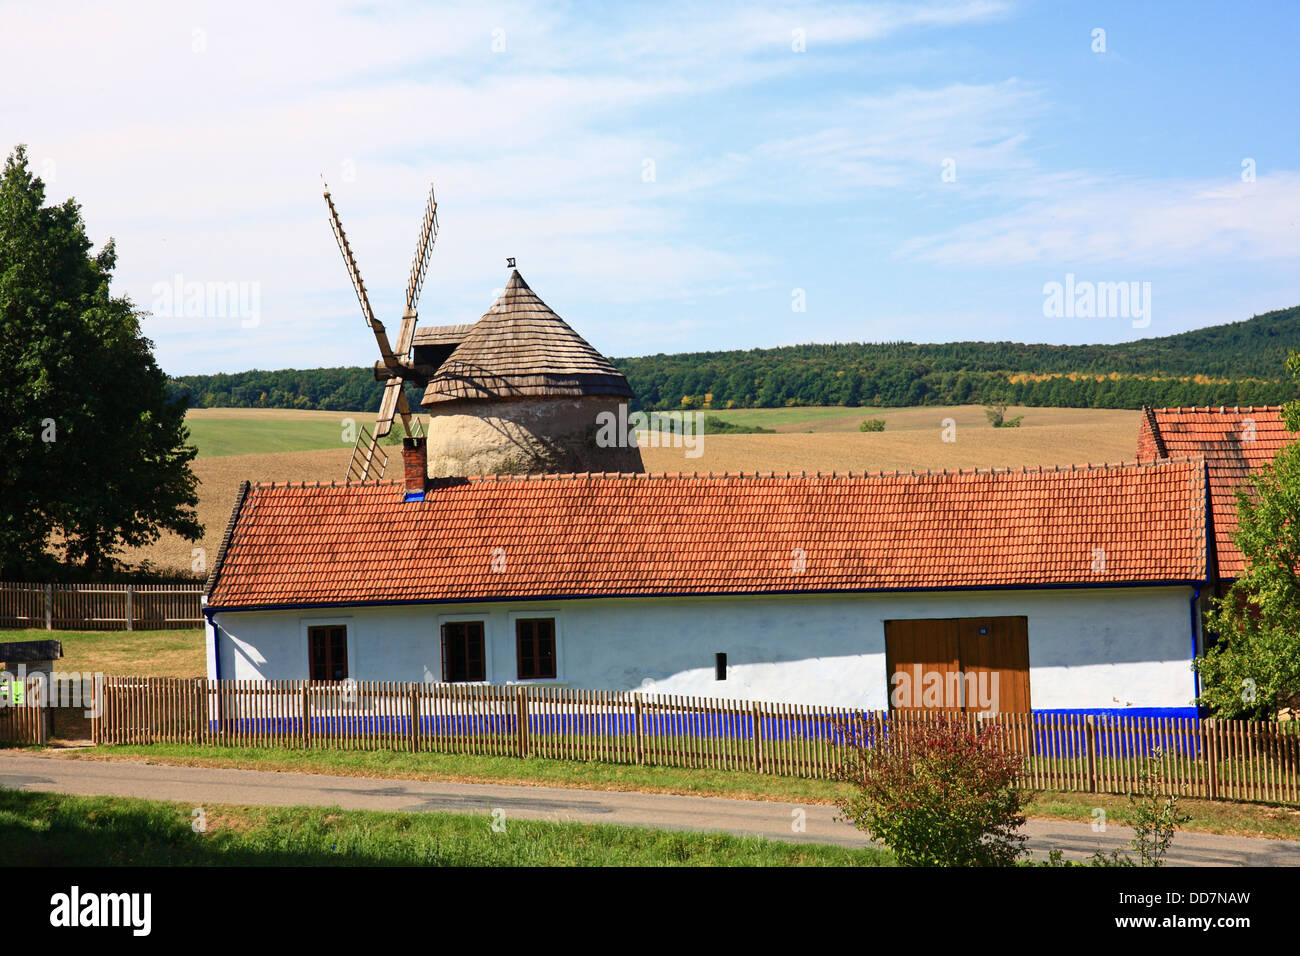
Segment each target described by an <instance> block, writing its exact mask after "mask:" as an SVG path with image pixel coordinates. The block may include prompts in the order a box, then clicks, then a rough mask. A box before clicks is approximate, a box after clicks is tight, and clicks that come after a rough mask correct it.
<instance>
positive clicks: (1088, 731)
mask: <svg viewBox="0 0 1300 956" xmlns="http://www.w3.org/2000/svg"><path fill="white" fill-rule="evenodd" d="M1083 720H1084V729H1083V732H1084V737H1085V741H1086V744H1085V746H1086V748H1087V752H1088V791H1089V792H1090V793H1096V792H1097V721H1096V718H1095V717H1093V715H1092V714H1088V715H1087V716H1086V717H1084V718H1083Z"/></svg>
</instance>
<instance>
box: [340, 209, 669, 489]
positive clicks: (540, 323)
mask: <svg viewBox="0 0 1300 956" xmlns="http://www.w3.org/2000/svg"><path fill="white" fill-rule="evenodd" d="M325 202H326V204H327V205H328V206H329V213H330V226H331V227H332V228H333V230H334V238H335V239H336V241H337V242H338V245H339V251H340V252H342V254H343V262H344V264H345V265H346V266H347V270H348V275H349V277H350V278H351V279H352V285H353V288H354V289H355V290H356V293H357V300H358V301H359V302H360V303H361V312H362V315H363V316H364V317H365V320H366V324H367V325H369V326H370V329H371V330H372V331H373V332H374V334H375V341H376V342H377V343H378V345H379V355H380V360H379V361H378V362H376V363H375V380H376V381H379V382H383V383H384V395H383V400H382V401H381V403H380V406H379V415H378V417H377V418H376V420H375V427H374V430H373V431H369V430H366V429H362V432H361V435H360V436H359V437H358V439H357V444H356V447H355V448H354V450H353V455H352V461H351V463H350V465H349V470H348V477H349V478H350V479H353V480H365V479H367V478H376V477H380V476H381V475H382V473H383V468H384V464H385V463H386V460H387V457H386V455H385V453H384V451H383V448H382V446H381V445H380V440H381V439H382V438H383V437H384V436H385V435H387V434H388V433H389V432H390V431H391V430H392V427H393V419H394V417H395V416H396V415H401V417H402V424H403V426H404V427H405V428H406V434H407V435H417V436H418V435H420V434H421V429H420V426H419V424H418V423H417V422H415V421H414V415H413V413H412V410H411V408H410V405H409V403H408V402H407V399H406V395H405V393H404V391H403V387H404V383H405V382H411V383H413V384H415V385H418V386H420V387H422V388H423V389H424V395H423V400H422V401H423V406H424V410H425V411H426V413H427V414H428V418H429V427H428V434H427V449H428V469H429V473H430V474H431V475H432V476H433V477H446V476H455V475H487V474H498V475H504V474H538V473H546V472H587V471H613V472H640V471H643V470H644V466H643V465H642V462H641V452H640V449H638V448H637V446H636V445H635V443H631V444H627V443H624V444H623V445H620V446H617V447H606V446H603V445H602V444H601V443H600V442H599V441H598V435H599V434H600V433H601V432H602V429H601V424H602V418H603V417H607V416H609V415H614V416H615V417H619V416H618V411H619V406H620V405H624V404H626V403H627V402H629V401H630V400H631V399H632V398H633V393H632V388H631V386H630V385H628V382H627V379H626V378H625V377H624V376H623V374H622V373H621V372H619V371H618V369H617V368H615V367H614V364H613V363H612V362H610V361H609V359H607V358H605V357H604V356H603V355H601V354H600V353H599V352H598V351H596V349H594V348H593V347H592V346H591V345H590V344H589V343H588V342H587V341H586V340H585V339H584V338H582V336H580V335H579V334H578V333H577V332H575V331H574V330H573V328H571V327H570V326H569V325H568V323H566V322H565V321H564V320H563V319H561V318H560V317H559V316H558V315H556V314H555V312H554V311H552V310H551V309H550V307H548V306H547V305H546V303H545V302H543V301H542V300H541V299H540V298H539V297H538V296H537V294H536V293H535V292H533V290H532V289H531V288H529V286H528V283H526V282H525V281H524V279H523V276H521V275H520V274H519V270H518V269H516V268H514V265H515V262H514V260H513V259H510V260H508V265H509V267H510V269H511V274H510V279H509V281H508V282H507V283H506V287H505V289H504V291H502V293H501V295H500V296H499V297H498V298H497V300H496V302H495V303H493V305H492V307H491V308H490V309H489V310H488V311H487V312H486V313H484V315H483V317H482V318H481V319H479V320H478V321H477V322H475V323H472V324H469V325H445V326H426V327H424V328H421V329H417V328H416V324H417V321H418V314H417V311H416V310H417V305H418V303H419V299H420V290H421V288H422V287H423V285H424V277H425V274H426V273H427V271H428V268H429V250H430V249H431V248H432V246H433V243H434V240H435V239H436V238H437V235H438V216H437V211H438V204H437V202H436V201H435V200H434V194H433V187H432V186H430V188H429V201H428V204H427V205H426V206H425V211H424V219H423V221H422V223H421V226H420V233H419V236H418V237H417V239H416V247H415V259H414V261H413V262H412V264H411V276H410V280H409V281H408V282H407V286H406V309H405V311H404V312H403V314H402V324H401V329H400V331H399V333H398V338H397V346H396V348H394V347H393V346H392V345H391V344H390V342H389V339H388V335H387V332H386V330H385V328H384V325H383V323H381V322H380V321H379V320H378V319H377V318H376V317H375V315H374V312H373V310H372V309H371V308H370V300H369V298H368V296H367V294H366V287H365V283H364V282H363V281H362V279H361V273H360V271H359V270H358V268H357V264H356V259H355V258H354V256H353V255H352V250H351V247H350V246H349V245H348V241H347V236H346V235H345V234H344V232H343V224H342V222H341V221H340V220H339V216H338V211H337V210H336V209H335V208H334V201H333V199H331V198H330V193H329V187H328V186H327V187H326V188H325ZM623 420H624V421H626V417H625V416H623ZM606 433H607V430H606Z"/></svg>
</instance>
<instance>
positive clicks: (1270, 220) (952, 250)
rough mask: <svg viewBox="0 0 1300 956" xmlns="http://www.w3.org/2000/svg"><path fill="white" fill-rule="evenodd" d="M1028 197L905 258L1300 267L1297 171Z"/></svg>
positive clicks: (1061, 181) (1093, 181) (1120, 182)
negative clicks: (1292, 263) (1285, 263)
mask: <svg viewBox="0 0 1300 956" xmlns="http://www.w3.org/2000/svg"><path fill="white" fill-rule="evenodd" d="M1045 185H1046V186H1047V187H1049V188H1044V186H1045ZM1010 192H1011V193H1012V194H1013V195H1014V193H1015V190H1010ZM1025 192H1026V194H1027V198H1024V199H1023V200H1022V201H1019V202H1017V203H1015V208H1014V209H1013V210H1012V211H1010V212H1007V213H1005V214H1002V215H998V216H993V217H988V218H982V219H979V220H976V221H974V222H968V223H965V224H963V225H961V226H959V227H957V228H955V229H951V230H948V231H946V232H943V233H938V234H935V235H930V236H923V237H919V238H917V239H914V240H911V241H909V242H906V243H904V244H903V245H902V246H901V247H900V248H899V249H898V256H899V257H900V258H903V259H914V260H918V261H922V262H933V263H941V264H944V265H962V266H976V267H978V266H990V265H998V266H1009V265H1019V264H1025V263H1034V262H1049V263H1053V264H1061V263H1064V264H1069V263H1076V262H1124V263H1126V264H1129V265H1134V266H1140V267H1141V266H1145V267H1166V266H1176V265H1185V264H1187V263H1189V262H1194V261H1205V260H1223V259H1234V258H1235V259H1250V260H1288V259H1289V260H1296V259H1300V220H1298V218H1297V210H1300V174H1298V173H1295V172H1280V173H1274V174H1272V175H1268V176H1264V175H1261V176H1260V177H1259V179H1258V180H1257V181H1256V182H1253V183H1243V182H1233V181H1228V182H1226V183H1225V182H1210V181H1205V180H1199V181H1195V182H1180V181H1172V182H1169V181H1155V180H1140V181H1139V180H1125V179H1118V178H1117V179H1115V180H1111V181H1107V180H1104V179H1100V178H1098V177H1096V176H1092V175H1088V176H1082V175H1081V176H1078V177H1075V178H1074V179H1072V180H1071V179H1069V178H1067V177H1062V176H1055V177H1052V178H1051V179H1050V181H1049V183H1047V184H1044V183H1037V184H1035V183H1033V182H1031V183H1029V184H1028V186H1027V187H1025ZM1046 196H1050V197H1051V198H1045V197H1046Z"/></svg>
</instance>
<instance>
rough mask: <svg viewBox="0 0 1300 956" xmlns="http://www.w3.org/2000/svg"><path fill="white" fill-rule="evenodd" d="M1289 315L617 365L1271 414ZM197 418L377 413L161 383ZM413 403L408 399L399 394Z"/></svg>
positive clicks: (885, 400)
mask: <svg viewBox="0 0 1300 956" xmlns="http://www.w3.org/2000/svg"><path fill="white" fill-rule="evenodd" d="M1291 350H1297V351H1300V306H1296V307H1294V308H1290V309H1282V310H1279V311H1276V312H1269V313H1266V314H1264V315H1258V316H1255V317H1254V318H1251V319H1247V320H1246V321H1244V322H1234V323H1232V324H1229V325H1216V326H1211V327H1210V328H1205V329H1197V330H1196V331H1193V332H1183V333H1180V334H1178V335H1169V336H1165V337H1163V338H1153V339H1140V340H1138V341H1136V342H1125V343H1121V344H1119V345H1023V344H1019V343H1015V342H953V343H949V344H940V345H926V344H917V343H912V342H889V343H882V344H846V345H838V344H837V345H795V346H790V347H788V348H777V349H749V350H748V351H731V352H692V353H680V354H676V355H664V354H660V355H648V356H644V357H641V358H623V359H614V360H613V361H614V364H615V365H617V366H618V367H619V369H620V370H621V371H622V372H623V374H625V375H626V376H627V378H628V381H629V382H630V383H631V385H632V388H633V390H634V391H635V392H636V394H637V401H636V402H635V403H634V407H637V408H644V409H650V410H665V409H675V408H715V409H719V408H774V407H780V406H788V405H868V406H895V407H897V406H906V405H967V404H989V403H992V402H1007V403H1009V404H1014V405H1037V406H1060V407H1076V408H1138V407H1140V406H1141V405H1143V404H1147V405H1151V406H1154V407H1160V406H1176V405H1276V404H1280V403H1281V402H1285V401H1289V400H1291V399H1293V398H1296V397H1297V393H1296V392H1297V390H1296V386H1295V384H1294V380H1293V379H1292V378H1291V377H1290V376H1289V375H1288V374H1287V373H1286V369H1285V362H1286V357H1287V354H1288V352H1289V351H1291ZM169 388H170V390H171V393H172V395H173V397H174V398H181V397H185V398H187V399H188V401H189V403H190V406H191V407H196V408H229V407H235V408H313V409H324V410H331V411H376V410H377V409H378V407H379V397H380V393H381V391H382V390H381V389H380V387H379V385H378V383H376V382H375V380H374V378H373V376H372V374H371V370H370V369H369V368H323V369H304V370H297V369H283V370H279V371H258V370H254V371H250V372H236V373H233V374H224V375H191V376H183V377H180V378H175V379H172V380H171V381H170V383H169ZM408 396H409V398H410V400H411V404H412V405H418V403H419V400H420V394H419V391H418V390H417V389H414V388H411V389H408Z"/></svg>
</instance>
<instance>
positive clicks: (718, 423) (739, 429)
mask: <svg viewBox="0 0 1300 956" xmlns="http://www.w3.org/2000/svg"><path fill="white" fill-rule="evenodd" d="M704 432H705V433H706V434H709V433H712V434H715V435H771V434H775V432H776V429H774V428H764V427H763V426H761V425H739V424H737V423H736V422H729V421H727V420H726V419H725V418H716V417H715V416H713V415H707V416H705V418H704Z"/></svg>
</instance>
